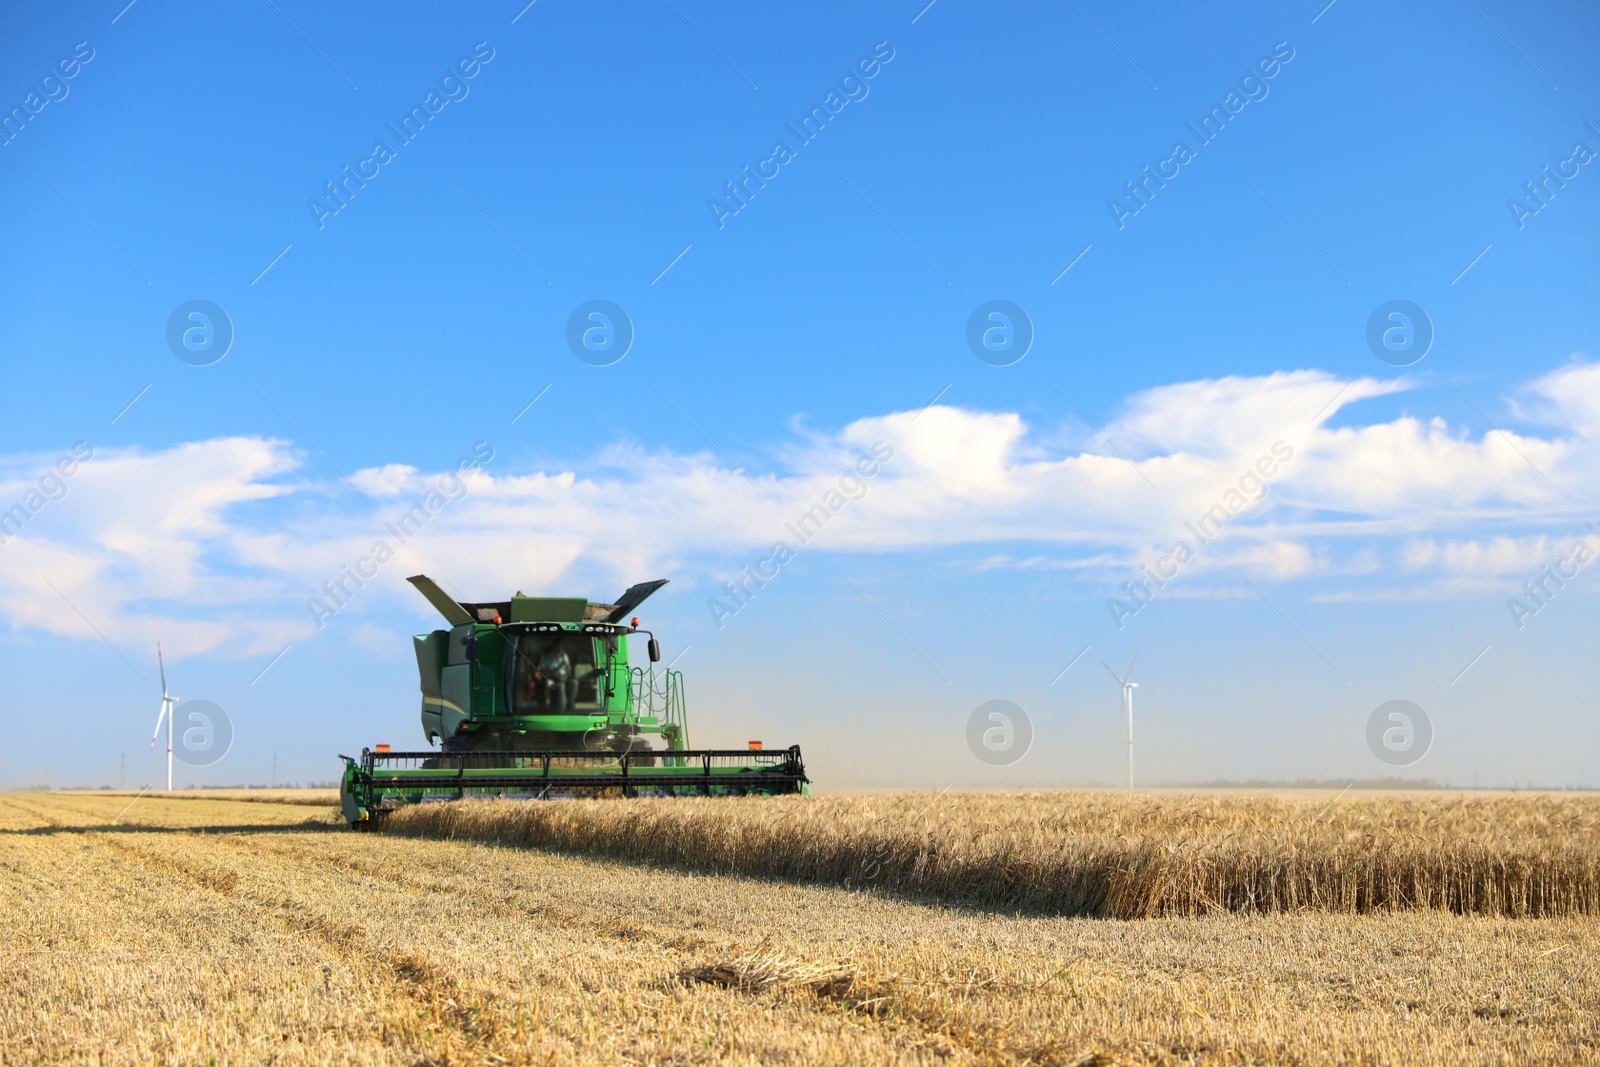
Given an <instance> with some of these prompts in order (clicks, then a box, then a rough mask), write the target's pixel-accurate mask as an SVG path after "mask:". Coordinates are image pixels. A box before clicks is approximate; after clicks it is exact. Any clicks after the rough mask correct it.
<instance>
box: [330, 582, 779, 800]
mask: <svg viewBox="0 0 1600 1067" xmlns="http://www.w3.org/2000/svg"><path fill="white" fill-rule="evenodd" d="M407 581H409V582H411V584H412V585H414V586H416V587H417V590H418V591H419V592H420V593H422V595H423V596H424V597H426V598H427V599H428V602H429V603H431V604H432V605H433V606H434V608H435V609H437V610H438V612H439V614H440V615H442V616H444V619H445V621H446V622H448V623H449V624H450V627H449V629H439V630H434V631H432V632H431V633H426V634H418V635H417V636H416V637H414V638H413V639H412V642H413V644H414V646H415V649H416V655H417V670H418V674H419V678H420V683H421V689H422V732H423V735H424V736H425V737H426V738H427V740H428V743H429V744H436V745H438V746H439V748H438V749H437V750H432V751H426V752H393V751H390V749H389V746H387V745H379V746H377V748H376V749H375V750H374V749H364V750H363V751H362V755H361V758H360V760H359V761H358V760H355V759H351V758H350V757H343V758H344V760H345V773H344V779H343V782H342V785H341V789H340V796H341V802H342V804H343V808H344V814H345V817H346V818H347V819H348V820H349V821H350V823H351V825H352V826H355V827H357V828H362V827H370V826H373V825H375V824H377V823H378V822H381V819H382V817H383V815H385V814H387V813H388V812H389V811H391V810H393V809H394V808H395V807H396V806H398V805H400V804H404V803H412V802H417V801H424V800H442V799H453V798H460V797H466V796H506V797H516V796H523V797H568V796H597V795H608V794H620V795H623V796H635V795H653V796H681V795H703V796H728V795H743V794H773V793H806V792H809V789H808V788H807V786H808V782H809V779H808V778H807V777H806V775H805V768H804V765H803V764H802V762H801V759H800V749H799V746H793V747H790V748H788V749H763V748H762V746H761V745H760V744H759V742H751V744H750V746H749V747H748V748H746V749H692V748H690V747H689V736H688V734H689V731H688V722H687V708H686V706H685V700H684V688H683V674H682V672H680V671H676V670H673V669H672V668H671V666H670V665H668V666H666V667H659V666H658V664H659V663H660V659H661V651H660V644H659V642H658V641H657V640H656V638H655V635H654V634H653V633H652V632H650V631H649V630H644V629H640V627H639V625H638V623H639V620H638V619H637V618H630V617H631V616H632V613H633V612H634V610H635V609H637V608H638V606H639V605H640V604H642V603H644V601H645V599H646V598H648V597H649V596H650V594H652V593H654V592H655V591H656V590H657V589H660V588H661V587H662V586H663V585H666V584H667V583H666V581H665V580H664V579H662V580H657V581H653V582H641V583H639V584H638V585H634V586H632V587H630V588H629V589H628V590H627V591H626V592H624V593H623V594H622V596H621V597H619V598H617V601H616V603H614V604H597V603H594V602H592V601H589V600H587V599H584V598H581V597H529V596H524V595H522V594H521V593H520V592H519V593H517V594H516V595H515V596H513V597H511V598H510V599H509V600H503V601H491V602H485V603H465V602H461V601H457V600H456V599H454V598H453V597H451V596H449V595H448V594H447V593H445V591H444V590H443V589H441V588H439V586H438V584H437V583H435V582H434V581H433V580H432V579H430V578H428V577H426V576H424V575H417V576H415V577H412V578H409V579H407ZM641 636H642V637H643V638H644V639H645V640H644V642H643V644H644V648H643V650H642V651H644V652H645V653H646V655H645V657H644V659H643V662H642V663H640V664H638V665H635V664H634V662H633V661H632V660H631V659H630V648H629V645H630V638H638V637H641Z"/></svg>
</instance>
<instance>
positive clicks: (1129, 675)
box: [1122, 648, 1139, 682]
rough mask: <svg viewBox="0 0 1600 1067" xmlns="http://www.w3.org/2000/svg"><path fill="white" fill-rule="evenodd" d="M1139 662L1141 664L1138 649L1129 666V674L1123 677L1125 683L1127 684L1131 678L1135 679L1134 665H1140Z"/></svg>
mask: <svg viewBox="0 0 1600 1067" xmlns="http://www.w3.org/2000/svg"><path fill="white" fill-rule="evenodd" d="M1138 662H1139V650H1138V649H1137V648H1136V649H1134V650H1133V662H1132V663H1129V664H1128V673H1127V674H1124V675H1123V676H1122V680H1123V681H1124V682H1126V681H1127V680H1128V679H1129V678H1132V677H1133V664H1134V663H1138Z"/></svg>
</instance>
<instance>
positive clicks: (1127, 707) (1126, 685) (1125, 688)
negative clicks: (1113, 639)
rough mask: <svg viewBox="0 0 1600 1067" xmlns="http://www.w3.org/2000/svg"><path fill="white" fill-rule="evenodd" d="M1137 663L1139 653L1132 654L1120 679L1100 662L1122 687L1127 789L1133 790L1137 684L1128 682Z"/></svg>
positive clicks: (1112, 678) (1102, 661)
mask: <svg viewBox="0 0 1600 1067" xmlns="http://www.w3.org/2000/svg"><path fill="white" fill-rule="evenodd" d="M1138 662H1139V653H1137V652H1135V653H1134V654H1133V662H1132V663H1129V664H1128V672H1127V673H1126V674H1124V675H1123V676H1122V677H1120V678H1118V677H1117V672H1116V671H1114V670H1112V669H1111V664H1109V663H1107V662H1106V661H1105V660H1101V661H1100V666H1102V667H1104V668H1105V669H1106V673H1107V674H1109V675H1111V680H1112V681H1114V682H1116V683H1117V684H1118V685H1120V686H1121V687H1122V710H1123V713H1124V714H1126V715H1127V717H1128V788H1129V789H1130V790H1131V789H1132V788H1133V691H1134V690H1135V689H1137V688H1139V683H1138V682H1130V681H1128V679H1129V678H1131V677H1132V676H1133V664H1134V663H1138Z"/></svg>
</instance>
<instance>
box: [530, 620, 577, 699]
mask: <svg viewBox="0 0 1600 1067" xmlns="http://www.w3.org/2000/svg"><path fill="white" fill-rule="evenodd" d="M571 676H572V660H571V659H570V658H569V657H568V656H567V650H566V649H565V648H563V647H562V645H561V639H560V638H559V637H558V638H556V639H555V640H553V641H551V642H550V646H549V647H548V648H546V649H545V650H544V652H543V653H542V654H541V655H540V656H539V673H538V679H539V685H540V687H541V688H542V689H543V690H544V692H543V693H542V694H541V695H540V703H542V704H544V706H545V707H546V708H549V709H550V710H551V711H566V710H567V695H568V693H567V679H568V678H570V677H571Z"/></svg>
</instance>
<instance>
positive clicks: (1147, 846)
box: [387, 793, 1600, 919]
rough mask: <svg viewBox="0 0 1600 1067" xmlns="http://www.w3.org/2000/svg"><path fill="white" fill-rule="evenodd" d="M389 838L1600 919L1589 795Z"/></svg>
mask: <svg viewBox="0 0 1600 1067" xmlns="http://www.w3.org/2000/svg"><path fill="white" fill-rule="evenodd" d="M387 831H388V832H390V833H401V834H417V835H425V836H434V837H454V838H468V839H474V840H483V841H492V842H500V843H506V844H517V845H527V846H533V847H539V848H549V849H559V850H561V851H567V852H579V853H588V854H595V855H607V856H615V857H618V858H626V859H646V860H652V861H656V862H661V863H668V864H672V865H675V866H682V867H687V868H692V869H695V870H702V871H713V872H721V873H729V874H745V875H757V876H773V877H781V878H790V879H799V880H804V881H814V882H825V883H834V884H838V885H841V886H848V887H853V888H870V889H882V890H887V891H892V892H898V893H915V894H918V895H920V896H922V897H925V898H929V899H934V900H943V901H948V902H954V903H962V904H976V905H983V906H990V907H999V908H1005V909H1012V910H1023V911H1027V912H1030V913H1045V914H1058V915H1089V916H1097V917H1106V918H1119V919H1139V918H1153V917H1157V916H1196V915H1205V914H1208V913H1211V912H1217V911H1222V912H1282V911H1298V910H1303V909H1315V910H1319V911H1333V912H1351V913H1360V912H1370V911H1378V910H1393V909H1403V908H1440V909H1444V910H1447V911H1453V912H1459V913H1475V914H1490V915H1513V916H1524V915H1531V916H1555V915H1591V916H1592V915H1600V800H1596V799H1595V798H1592V797H1588V796H1583V797H1562V796H1559V795H1554V796H1553V795H1542V796H1526V795H1524V796H1519V797H1496V798H1469V797H1467V796H1465V795H1462V794H1444V795H1430V794H1414V795H1409V796H1395V795H1384V794H1378V795H1356V796H1354V797H1348V796H1347V797H1341V798H1339V799H1338V802H1337V803H1331V802H1329V801H1328V799H1327V798H1326V797H1317V798H1315V799H1300V800H1284V799H1274V798H1269V797H1258V796H1237V795H1235V796H1226V795H1224V796H1209V797H1182V796H1179V797H1169V796H1127V795H1119V794H1081V793H1033V794H1007V795H1002V796H960V795H930V796H914V795H900V796H889V797H810V798H808V797H776V798H770V799H763V800H759V801H755V802H748V801H738V802H729V801H728V800H725V799H711V798H705V799H702V798H694V799H680V800H674V801H663V800H660V799H637V800H628V801H625V800H582V801H574V802H572V803H567V804H549V803H543V802H539V801H517V800H477V801H466V802H463V803H455V804H428V805H417V806H414V807H412V808H409V809H406V810H401V811H398V812H396V813H395V814H394V815H393V816H392V817H391V818H390V819H389V820H388V823H387Z"/></svg>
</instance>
